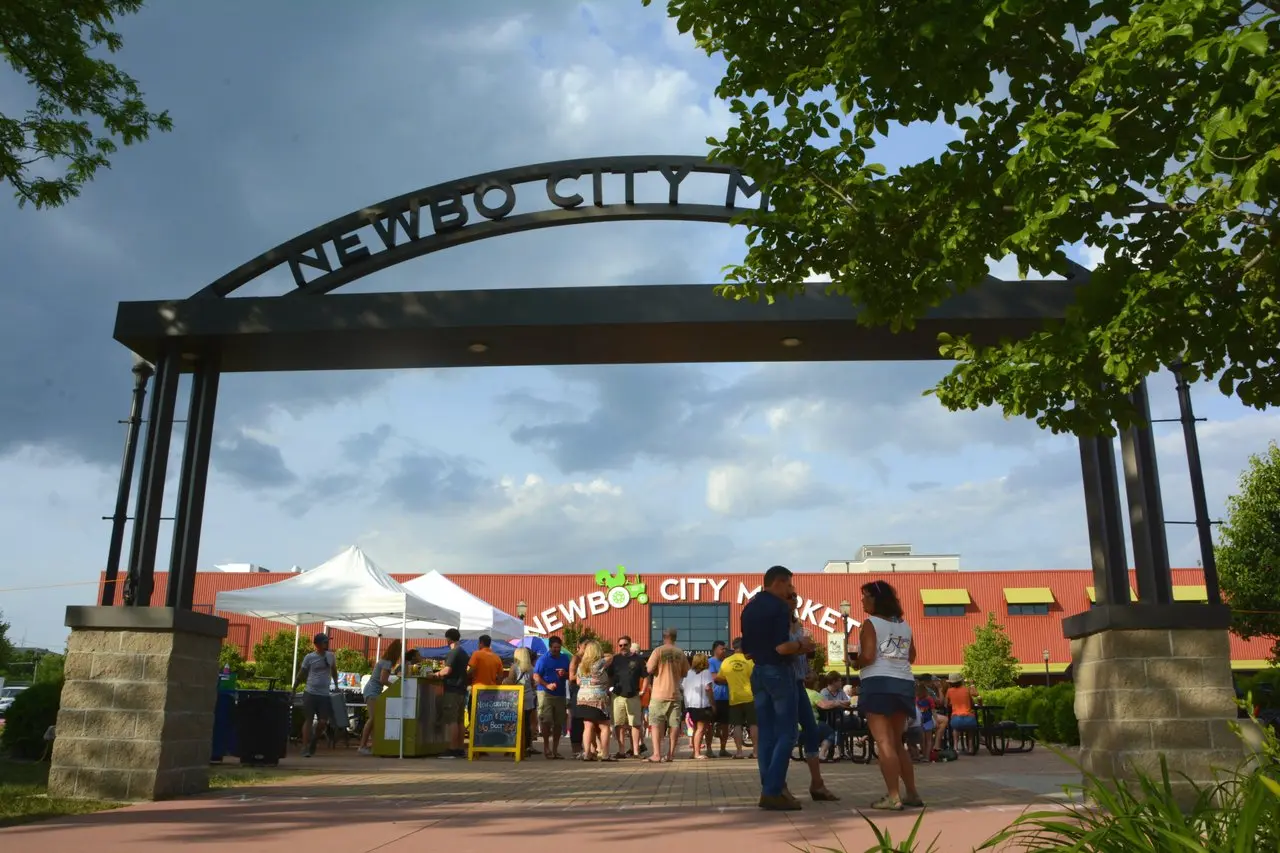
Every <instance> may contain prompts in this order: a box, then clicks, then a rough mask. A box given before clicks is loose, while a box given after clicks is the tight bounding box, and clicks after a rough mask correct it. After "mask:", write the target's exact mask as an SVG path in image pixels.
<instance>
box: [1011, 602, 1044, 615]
mask: <svg viewBox="0 0 1280 853" xmlns="http://www.w3.org/2000/svg"><path fill="white" fill-rule="evenodd" d="M1009 615H1010V616H1048V615H1049V605H1047V604H1010V605H1009Z"/></svg>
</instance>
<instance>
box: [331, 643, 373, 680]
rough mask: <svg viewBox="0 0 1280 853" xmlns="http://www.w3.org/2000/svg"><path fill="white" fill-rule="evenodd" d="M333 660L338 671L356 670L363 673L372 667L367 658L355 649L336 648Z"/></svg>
mask: <svg viewBox="0 0 1280 853" xmlns="http://www.w3.org/2000/svg"><path fill="white" fill-rule="evenodd" d="M335 660H336V661H337V664H338V671H339V672H358V673H360V674H361V675H364V674H365V673H366V672H369V671H371V670H372V669H373V665H372V664H370V663H369V659H368V658H366V657H365V656H364V655H363V654H361V653H360V652H359V651H357V650H355V649H338V653H337V654H336V655H335Z"/></svg>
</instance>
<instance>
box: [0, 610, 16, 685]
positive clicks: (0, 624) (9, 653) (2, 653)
mask: <svg viewBox="0 0 1280 853" xmlns="http://www.w3.org/2000/svg"><path fill="white" fill-rule="evenodd" d="M12 660H13V643H11V642H9V623H8V622H6V621H4V612H3V611H0V672H5V671H6V670H7V669H8V668H9V663H10V662H11V661H12Z"/></svg>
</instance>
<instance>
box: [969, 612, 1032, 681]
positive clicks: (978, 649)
mask: <svg viewBox="0 0 1280 853" xmlns="http://www.w3.org/2000/svg"><path fill="white" fill-rule="evenodd" d="M1019 671H1020V670H1019V669H1018V659H1017V658H1015V657H1014V656H1013V640H1011V639H1009V635H1008V634H1007V633H1006V632H1005V630H1004V626H1003V625H1001V624H1000V623H999V622H997V621H996V615H995V614H994V613H988V614H987V621H986V624H984V625H979V626H978V627H976V628H974V629H973V642H972V643H970V644H969V645H967V646H965V647H964V678H965V681H968V682H969V683H970V684H972V685H973V686H974V687H975V688H976V689H977V690H978V692H982V691H983V690H996V689H999V688H1001V687H1016V686H1017V684H1018V673H1019Z"/></svg>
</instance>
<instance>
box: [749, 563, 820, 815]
mask: <svg viewBox="0 0 1280 853" xmlns="http://www.w3.org/2000/svg"><path fill="white" fill-rule="evenodd" d="M794 595H795V587H794V586H793V585H792V581H791V570H790V569H788V568H786V567H785V566H773V567H772V568H770V569H769V571H767V572H765V573H764V584H763V585H762V586H761V589H760V592H759V593H758V594H757V595H756V596H755V597H754V598H752V599H751V601H749V602H747V606H746V607H745V608H743V610H742V650H743V652H744V653H745V654H746V655H747V656H748V657H750V658H751V660H752V663H754V664H755V668H754V669H753V670H752V671H751V692H752V694H753V696H754V698H755V706H756V722H757V725H758V727H759V734H760V742H759V743H758V744H756V762H757V765H758V766H759V769H760V803H759V805H760V808H762V809H766V810H768V811H799V810H800V801H799V800H797V799H796V798H795V797H793V796H791V794H790V792H789V791H787V790H786V788H787V769H788V768H789V767H790V766H791V748H792V747H793V746H794V745H795V742H796V727H797V726H798V725H799V719H800V718H799V709H800V706H799V703H798V702H797V701H796V684H795V678H794V672H793V669H792V664H791V661H792V659H793V658H794V657H795V656H796V655H807V654H808V653H809V652H811V651H813V649H814V644H813V639H812V638H811V637H809V636H807V635H805V636H802V637H800V638H799V639H795V640H793V639H791V613H792V607H791V604H790V601H791V598H792V597H793V596H794ZM815 799H817V797H816V795H815Z"/></svg>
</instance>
